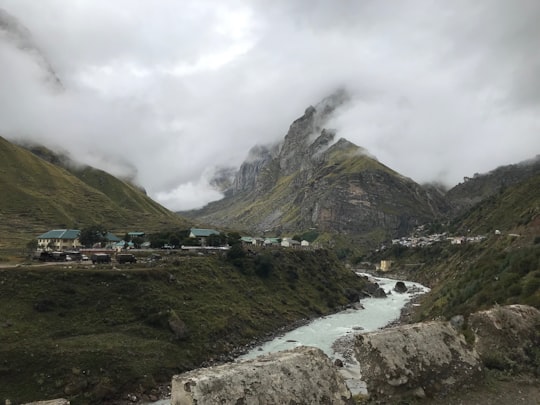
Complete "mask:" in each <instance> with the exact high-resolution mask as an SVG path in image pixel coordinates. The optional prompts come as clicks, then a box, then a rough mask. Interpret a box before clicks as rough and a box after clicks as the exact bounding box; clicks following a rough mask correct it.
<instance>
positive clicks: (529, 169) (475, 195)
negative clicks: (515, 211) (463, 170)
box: [446, 155, 540, 213]
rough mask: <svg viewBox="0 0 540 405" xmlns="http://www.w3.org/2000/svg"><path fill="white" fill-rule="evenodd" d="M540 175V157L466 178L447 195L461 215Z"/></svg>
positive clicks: (450, 202)
mask: <svg viewBox="0 0 540 405" xmlns="http://www.w3.org/2000/svg"><path fill="white" fill-rule="evenodd" d="M539 174H540V155H537V156H536V157H534V158H533V159H529V160H526V161H523V162H520V163H517V164H513V165H507V166H501V167H498V168H496V169H494V170H492V171H490V172H488V173H484V174H478V173H476V174H474V176H473V177H465V179H464V181H463V183H459V184H458V185H456V186H455V187H453V188H451V189H450V190H449V191H448V192H447V193H446V198H447V200H448V202H449V204H450V205H451V206H452V211H453V212H454V213H460V212H462V211H463V210H466V209H468V208H470V207H472V206H474V205H475V204H477V203H479V202H480V201H482V200H485V199H486V198H489V197H491V196H493V195H495V194H497V193H499V192H501V191H504V190H505V189H506V188H508V187H510V186H513V185H515V184H519V183H520V182H523V181H524V180H527V179H529V178H532V177H534V176H537V175H539Z"/></svg>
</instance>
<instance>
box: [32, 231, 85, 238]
mask: <svg viewBox="0 0 540 405" xmlns="http://www.w3.org/2000/svg"><path fill="white" fill-rule="evenodd" d="M80 233H81V231H79V230H78V229H53V230H50V231H49V232H45V233H44V234H42V235H39V236H38V237H37V239H70V240H71V239H77V238H78V237H79V234H80Z"/></svg>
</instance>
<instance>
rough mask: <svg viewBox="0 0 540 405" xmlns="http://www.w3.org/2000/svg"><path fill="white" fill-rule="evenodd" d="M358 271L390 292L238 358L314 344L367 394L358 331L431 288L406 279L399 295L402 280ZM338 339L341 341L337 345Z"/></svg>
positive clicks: (383, 321)
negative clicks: (356, 346)
mask: <svg viewBox="0 0 540 405" xmlns="http://www.w3.org/2000/svg"><path fill="white" fill-rule="evenodd" d="M358 274H359V275H366V276H368V277H370V278H371V279H373V280H374V281H376V282H377V283H378V284H379V286H380V287H382V288H383V289H384V290H385V291H386V293H387V294H388V296H387V298H365V299H362V301H361V303H362V306H363V307H364V308H363V309H348V310H345V311H342V312H338V313H336V314H333V315H329V316H325V317H322V318H318V319H315V320H313V321H312V322H310V323H309V324H307V325H304V326H301V327H299V328H297V329H294V330H292V331H290V332H287V333H285V334H284V335H282V336H278V337H276V338H275V339H273V340H271V341H269V342H266V343H264V344H262V345H260V346H257V347H255V348H254V349H252V350H251V351H250V352H248V353H246V354H245V355H243V356H240V357H239V358H238V359H237V361H238V360H245V359H252V358H255V357H257V356H260V355H262V354H267V353H274V352H278V351H282V350H287V349H292V348H294V347H296V346H314V347H318V348H320V349H321V350H322V351H323V352H325V353H326V355H327V356H328V357H330V358H331V359H332V360H334V359H337V358H339V359H341V360H342V361H343V363H344V367H343V368H341V369H340V371H341V372H342V374H343V375H344V377H345V379H346V381H347V385H348V386H349V389H350V390H351V392H352V393H353V394H357V393H365V392H366V390H365V384H363V383H362V381H361V374H360V365H359V364H358V363H357V362H356V360H355V359H354V356H351V355H350V354H351V350H352V338H353V337H354V335H355V334H357V333H362V332H371V331H375V330H377V329H381V328H383V327H384V326H386V325H388V324H389V323H390V322H393V321H395V320H397V319H398V318H399V316H400V313H401V310H402V309H403V307H404V306H405V304H407V303H408V302H409V301H410V300H411V298H412V297H414V296H417V295H419V294H424V293H426V292H428V291H429V288H427V287H424V286H423V285H421V284H418V283H413V282H409V281H404V283H405V285H406V286H407V289H408V291H407V292H406V293H402V294H400V293H397V292H395V291H393V288H394V285H395V283H396V282H397V281H399V280H393V279H389V278H382V277H373V276H371V275H368V274H363V273H358ZM336 342H341V343H340V344H336V345H334V343H336ZM333 346H334V347H335V348H336V349H334V347H333ZM169 403H170V400H162V401H159V402H156V403H155V404H156V405H165V404H169Z"/></svg>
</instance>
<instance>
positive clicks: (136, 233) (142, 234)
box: [128, 232, 145, 236]
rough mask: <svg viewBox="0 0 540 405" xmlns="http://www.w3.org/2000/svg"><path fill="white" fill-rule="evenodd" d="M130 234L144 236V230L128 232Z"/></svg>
mask: <svg viewBox="0 0 540 405" xmlns="http://www.w3.org/2000/svg"><path fill="white" fill-rule="evenodd" d="M128 235H129V236H144V235H145V233H144V232H128Z"/></svg>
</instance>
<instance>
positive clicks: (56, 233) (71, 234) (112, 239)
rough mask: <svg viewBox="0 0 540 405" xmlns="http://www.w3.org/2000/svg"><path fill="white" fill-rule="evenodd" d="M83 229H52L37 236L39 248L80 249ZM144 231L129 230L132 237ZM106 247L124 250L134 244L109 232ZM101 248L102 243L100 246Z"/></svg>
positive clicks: (52, 249) (145, 245) (45, 249)
mask: <svg viewBox="0 0 540 405" xmlns="http://www.w3.org/2000/svg"><path fill="white" fill-rule="evenodd" d="M80 234H81V231H80V230H78V229H52V230H50V231H48V232H45V233H44V234H41V235H39V236H38V237H37V242H38V250H41V251H65V250H79V249H81V248H82V247H83V246H82V244H81V242H80V241H79V235H80ZM144 235H145V234H144V232H128V236H129V237H130V238H136V237H144ZM103 239H104V243H105V246H104V247H103V248H104V249H112V250H122V249H125V248H133V247H134V244H133V242H131V241H129V242H128V241H125V240H123V239H120V238H119V237H118V236H116V235H114V234H112V233H111V232H107V233H106V234H105V235H104V236H103ZM95 247H99V248H101V247H102V246H101V243H100V244H99V246H97V245H96V246H95ZM149 247H150V242H144V243H143V244H141V248H149Z"/></svg>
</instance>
